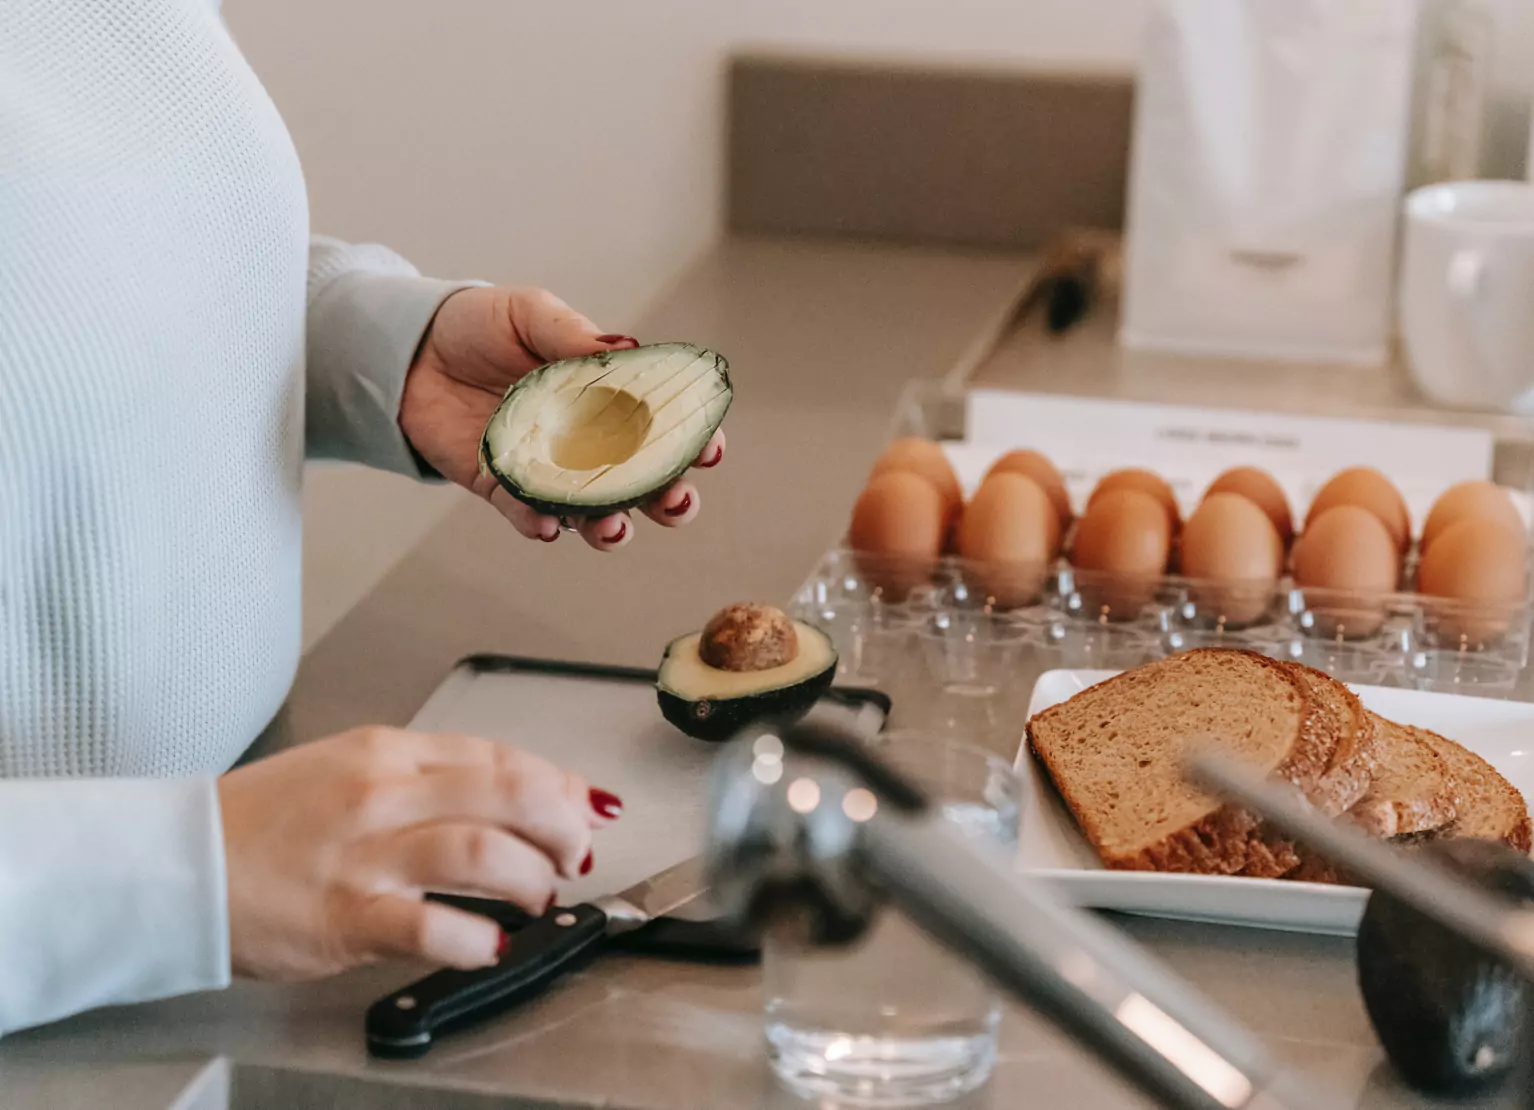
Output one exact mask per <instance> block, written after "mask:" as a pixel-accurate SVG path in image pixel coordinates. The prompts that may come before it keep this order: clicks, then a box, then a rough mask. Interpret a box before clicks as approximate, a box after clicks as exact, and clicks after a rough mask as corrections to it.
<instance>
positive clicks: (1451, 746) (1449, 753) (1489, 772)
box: [1410, 728, 1534, 852]
mask: <svg viewBox="0 0 1534 1110" xmlns="http://www.w3.org/2000/svg"><path fill="white" fill-rule="evenodd" d="M1410 732H1411V733H1412V735H1413V736H1415V737H1417V738H1419V739H1421V740H1422V741H1424V742H1425V743H1427V744H1429V745H1430V746H1431V747H1432V748H1433V750H1434V751H1435V752H1437V753H1438V754H1439V755H1440V756H1442V757H1443V760H1444V762H1445V763H1447V764H1448V767H1449V773H1450V774H1451V775H1453V776H1454V780H1455V782H1456V784H1457V785H1458V787H1459V799H1460V806H1459V815H1458V817H1456V818H1455V820H1454V823H1453V824H1451V825H1449V826H1448V827H1447V828H1445V829H1444V830H1443V831H1442V832H1441V833H1440V834H1439V835H1441V836H1460V837H1477V838H1480V839H1483V840H1500V841H1501V842H1502V843H1504V844H1506V845H1508V846H1510V847H1513V848H1517V849H1518V850H1519V851H1520V852H1528V851H1530V850H1531V848H1534V826H1531V824H1530V821H1529V807H1528V806H1527V805H1526V804H1525V802H1524V799H1523V795H1522V794H1520V793H1519V792H1518V788H1517V787H1515V786H1514V785H1513V784H1512V783H1510V782H1508V781H1507V780H1506V779H1505V778H1503V777H1502V776H1501V775H1500V774H1498V773H1497V769H1496V768H1495V767H1493V766H1492V765H1491V764H1490V763H1487V762H1486V761H1485V760H1484V759H1482V758H1481V757H1480V756H1478V755H1476V754H1475V753H1474V752H1472V751H1470V750H1469V749H1467V748H1465V747H1462V746H1461V745H1459V744H1456V743H1455V742H1454V741H1453V740H1448V739H1445V738H1444V737H1442V736H1439V735H1438V734H1437V733H1436V732H1429V731H1427V730H1426V729H1422V728H1414V729H1411V730H1410Z"/></svg>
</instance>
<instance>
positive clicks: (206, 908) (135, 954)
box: [0, 778, 229, 1033]
mask: <svg viewBox="0 0 1534 1110" xmlns="http://www.w3.org/2000/svg"><path fill="white" fill-rule="evenodd" d="M228 983H229V921H228V896H227V892H226V879H225V873H224V845H223V832H222V824H221V821H220V817H219V808H218V790H217V786H216V781H215V780H214V779H212V778H196V779H145V780H138V779H95V780H92V779H79V780H67V781H65V780H53V779H49V780H10V781H3V782H0V1033H5V1032H9V1031H13V1030H16V1029H21V1028H25V1027H27V1026H31V1025H39V1024H42V1023H43V1022H48V1021H53V1020H56V1019H58V1018H62V1017H67V1016H69V1015H70V1014H75V1013H79V1012H80V1011H82V1010H88V1009H94V1008H95V1007H98V1006H108V1005H114V1004H120V1003H130V1002H146V1001H149V1000H151V999H156V998H165V997H168V996H170V995H175V994H186V993H189V992H192V991H199V990H212V989H217V988H222V987H225V986H227V985H228Z"/></svg>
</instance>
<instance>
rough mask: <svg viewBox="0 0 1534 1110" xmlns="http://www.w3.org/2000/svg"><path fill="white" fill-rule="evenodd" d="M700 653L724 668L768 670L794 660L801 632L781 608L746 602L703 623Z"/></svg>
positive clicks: (711, 663)
mask: <svg viewBox="0 0 1534 1110" xmlns="http://www.w3.org/2000/svg"><path fill="white" fill-rule="evenodd" d="M698 654H699V655H700V656H701V657H702V659H703V662H705V663H707V664H708V665H709V666H710V667H716V668H718V669H719V670H721V671H766V670H771V669H772V668H773V667H784V666H787V665H788V664H789V663H792V662H793V661H794V657H795V656H796V655H798V654H799V635H798V633H797V632H795V631H794V622H793V621H791V620H789V619H788V614H787V613H785V612H783V611H782V610H781V609H774V608H773V607H772V606H771V605H758V604H755V603H753V602H743V603H741V604H738V605H729V606H726V607H725V608H723V609H721V610H719V612H717V613H715V614H714V616H713V619H711V620H710V621H709V622H708V623H707V624H706V625H704V626H703V639H702V640H701V641H700V643H699V645H698Z"/></svg>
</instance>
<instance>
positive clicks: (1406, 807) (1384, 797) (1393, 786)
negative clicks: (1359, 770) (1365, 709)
mask: <svg viewBox="0 0 1534 1110" xmlns="http://www.w3.org/2000/svg"><path fill="white" fill-rule="evenodd" d="M1375 719H1376V720H1377V721H1378V722H1379V732H1380V738H1381V740H1382V742H1383V744H1382V752H1381V756H1382V759H1381V763H1380V770H1379V772H1378V774H1377V775H1376V777H1375V780H1374V786H1373V787H1372V788H1371V789H1370V791H1369V793H1368V794H1366V795H1364V797H1363V798H1362V799H1361V800H1360V801H1359V803H1358V804H1357V805H1356V806H1354V807H1353V808H1352V809H1351V810H1349V811H1348V814H1347V820H1348V821H1350V822H1351V823H1352V824H1355V825H1357V826H1358V827H1359V828H1361V829H1363V830H1364V831H1365V832H1367V833H1368V834H1369V835H1371V836H1382V837H1391V836H1410V835H1412V834H1413V833H1425V832H1433V831H1434V830H1437V829H1441V828H1443V827H1444V826H1445V825H1447V824H1449V823H1450V822H1451V821H1453V820H1454V819H1455V817H1456V816H1457V815H1458V814H1459V811H1460V799H1459V786H1458V781H1457V780H1456V778H1455V776H1454V773H1453V771H1452V770H1451V768H1450V766H1449V762H1448V760H1446V759H1444V757H1443V756H1442V755H1440V754H1439V753H1438V751H1437V750H1436V749H1435V748H1434V746H1433V744H1432V743H1430V742H1429V741H1428V740H1427V739H1426V737H1428V736H1431V735H1433V734H1432V733H1428V732H1424V731H1423V730H1421V729H1415V728H1408V727H1407V726H1405V725H1398V724H1396V723H1395V722H1394V721H1387V720H1385V719H1384V718H1382V717H1377V718H1375ZM1440 739H1441V738H1440ZM1445 743H1447V741H1445ZM1455 747H1459V745H1458V744H1456V745H1455ZM1461 750H1463V749H1461Z"/></svg>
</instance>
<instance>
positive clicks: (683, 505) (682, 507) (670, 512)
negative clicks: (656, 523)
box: [666, 493, 692, 516]
mask: <svg viewBox="0 0 1534 1110" xmlns="http://www.w3.org/2000/svg"><path fill="white" fill-rule="evenodd" d="M690 508H692V494H690V493H689V494H686V495H684V496H683V498H682V500H680V501H678V502H677V503H676V504H675V505H673V506H671V508H669V509H667V510H666V515H667V516H685V515H686V513H687V510H688V509H690Z"/></svg>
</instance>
